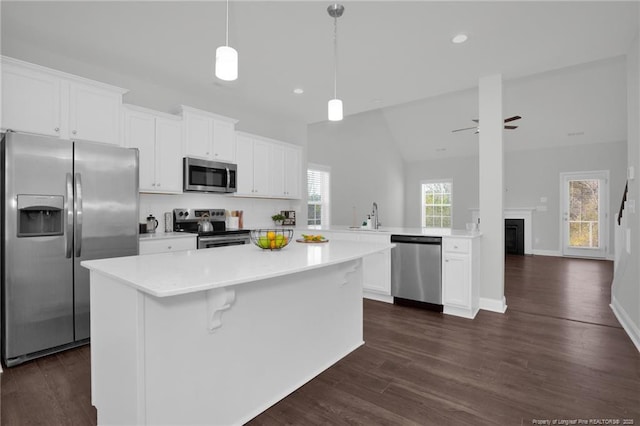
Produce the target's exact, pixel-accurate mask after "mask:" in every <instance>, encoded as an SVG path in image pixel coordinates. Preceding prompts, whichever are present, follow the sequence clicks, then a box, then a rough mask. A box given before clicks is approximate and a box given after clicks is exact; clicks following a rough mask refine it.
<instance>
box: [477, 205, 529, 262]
mask: <svg viewBox="0 0 640 426" xmlns="http://www.w3.org/2000/svg"><path fill="white" fill-rule="evenodd" d="M470 210H471V221H472V222H475V223H479V224H480V232H482V222H479V218H480V210H479V209H470ZM534 210H535V208H533V207H520V208H506V209H504V219H505V239H506V233H507V232H506V231H507V228H506V220H510V219H520V220H521V221H523V227H524V231H523V232H524V235H523V236H522V237H521V239H520V241H522V244H523V245H524V253H521V254H525V255H530V254H533V232H532V230H533V211H534ZM505 242H506V241H505Z"/></svg>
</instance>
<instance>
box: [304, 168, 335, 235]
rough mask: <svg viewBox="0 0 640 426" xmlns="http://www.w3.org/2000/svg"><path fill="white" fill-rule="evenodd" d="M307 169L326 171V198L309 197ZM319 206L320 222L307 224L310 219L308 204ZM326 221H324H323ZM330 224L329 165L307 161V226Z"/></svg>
mask: <svg viewBox="0 0 640 426" xmlns="http://www.w3.org/2000/svg"><path fill="white" fill-rule="evenodd" d="M309 171H315V172H321V173H327V196H326V198H327V199H326V200H324V199H323V200H322V201H320V202H316V201H311V200H310V199H309ZM311 205H316V206H317V205H319V206H321V212H322V213H321V215H320V224H309V221H310V220H311V219H312V218H310V217H309V206H311ZM325 222H326V223H325ZM330 224H331V166H326V165H323V164H315V163H307V226H316V227H322V226H330Z"/></svg>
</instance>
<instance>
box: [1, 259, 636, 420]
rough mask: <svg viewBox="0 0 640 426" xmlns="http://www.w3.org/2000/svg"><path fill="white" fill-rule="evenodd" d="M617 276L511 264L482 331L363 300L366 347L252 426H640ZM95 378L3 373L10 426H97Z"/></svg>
mask: <svg viewBox="0 0 640 426" xmlns="http://www.w3.org/2000/svg"><path fill="white" fill-rule="evenodd" d="M611 276H612V265H611V262H606V261H592V260H576V259H563V258H553V257H543V256H535V257H529V256H527V257H522V256H509V257H508V259H507V262H506V271H505V280H506V288H505V293H506V297H507V303H508V305H509V309H508V311H507V313H505V314H497V313H491V312H485V311H480V313H479V314H478V316H477V317H476V319H475V320H466V319H463V318H457V317H452V316H446V315H442V314H437V313H432V312H427V311H422V310H419V309H415V308H408V307H399V306H393V305H388V304H385V303H380V302H374V301H369V300H366V301H365V302H364V314H365V315H364V334H365V341H366V344H365V345H364V346H363V347H361V348H359V349H358V350H356V351H354V352H353V353H352V354H350V355H349V356H347V357H346V358H345V359H343V360H341V361H340V362H338V363H337V364H335V365H334V366H332V367H331V368H329V369H328V370H327V371H325V372H324V373H322V374H321V375H320V376H318V377H317V378H315V379H314V380H312V381H311V382H309V383H307V384H306V385H305V386H303V387H302V388H300V389H298V390H297V391H295V392H294V393H292V394H291V395H290V396H289V397H287V398H286V399H284V400H282V401H281V402H279V403H278V404H276V405H274V406H273V407H271V408H270V409H269V410H267V411H265V412H264V413H262V414H261V415H260V416H258V417H257V418H255V419H254V420H252V421H251V422H250V425H253V426H256V425H287V424H290V425H316V424H330V425H343V424H362V425H378V424H388V425H405V424H406V425H409V424H415V425H525V424H526V425H530V424H533V422H532V420H545V419H548V420H554V419H557V420H586V421H587V422H588V421H592V423H591V424H598V423H594V422H593V420H592V419H598V420H600V419H605V420H606V419H615V420H620V422H621V423H620V424H622V420H623V419H632V420H633V421H634V424H636V425H640V353H639V352H638V351H637V349H636V348H635V347H634V346H633V344H632V343H631V341H630V339H629V338H628V336H627V335H626V334H625V333H624V331H623V330H622V328H620V326H619V324H618V323H617V321H616V319H615V317H614V316H613V314H611V312H610V308H609V306H608V304H609V301H610V294H609V292H610V283H611ZM89 370H90V366H89V348H88V347H84V348H79V349H76V350H71V351H67V352H65V353H61V354H57V355H52V356H50V357H47V358H43V359H40V360H36V361H32V362H30V363H27V364H24V365H22V366H18V367H14V368H11V369H6V370H5V373H4V375H3V380H2V405H1V407H2V424H3V425H72V424H73V425H75V424H77V425H92V424H95V422H96V414H95V410H94V409H93V407H91V405H90V397H89V392H90V378H89ZM213 423H214V422H212V424H213ZM600 424H604V423H600Z"/></svg>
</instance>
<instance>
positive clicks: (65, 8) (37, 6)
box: [1, 1, 638, 158]
mask: <svg viewBox="0 0 640 426" xmlns="http://www.w3.org/2000/svg"><path fill="white" fill-rule="evenodd" d="M329 3H330V2H317V1H280V2H276V1H231V2H230V11H229V19H230V30H229V31H230V33H229V40H230V45H231V46H233V47H235V48H236V49H237V50H238V52H239V56H240V77H239V79H238V80H237V81H236V82H233V83H223V82H220V81H217V80H216V79H215V77H213V63H214V56H215V48H216V47H217V46H219V45H221V44H224V37H225V28H224V24H225V20H224V19H225V2H223V1H213V2H211V1H195V2H186V1H174V2H171V1H160V2H150V1H143V2H135V1H127V2H99V1H71V2H58V1H45V2H31V1H3V2H2V3H1V8H2V9H1V15H2V16H1V18H2V53H3V54H6V55H9V56H14V57H18V58H21V52H23V51H25V49H24V47H25V46H38V48H39V49H42V50H46V51H48V52H50V53H52V54H60V55H63V56H68V57H71V58H74V59H75V60H78V61H82V62H86V63H91V64H92V65H93V66H96V67H103V68H107V69H113V70H117V71H118V72H122V73H127V74H130V75H134V76H137V77H139V78H143V79H149V80H152V81H154V83H156V84H158V85H160V86H167V87H173V88H180V89H181V90H186V91H190V92H192V93H199V94H201V95H202V96H210V97H213V98H219V99H233V100H234V101H235V102H238V101H241V102H244V103H246V104H247V105H252V106H253V107H256V108H262V109H264V110H268V111H272V112H277V113H278V114H280V115H282V116H285V117H289V118H291V119H292V120H299V121H301V122H305V123H313V122H318V121H323V120H325V119H326V104H327V101H328V99H329V98H330V97H332V92H333V70H332V67H333V50H332V48H333V44H332V39H333V20H332V18H330V17H329V15H328V14H327V12H326V8H327V6H328V5H329ZM344 5H345V13H344V15H343V17H342V18H340V19H339V21H338V42H339V69H338V96H339V97H341V98H342V99H343V101H344V105H345V114H346V115H349V114H356V113H362V112H365V111H368V110H373V109H380V108H384V110H385V113H386V114H387V117H388V119H389V120H390V127H391V128H393V129H395V132H397V136H398V144H399V148H400V149H401V151H402V152H403V156H404V157H405V158H411V157H412V155H415V154H418V152H417V151H415V149H414V148H409V145H407V146H406V147H405V146H404V144H410V145H411V146H414V145H412V144H413V142H411V141H409V140H408V138H409V137H408V136H405V133H406V132H405V130H404V129H405V126H425V123H426V121H428V120H429V118H428V117H431V118H430V119H431V120H432V121H431V122H432V124H433V125H432V126H428V129H427V130H425V131H428V132H435V134H436V135H438V134H440V135H442V137H437V138H433V137H432V138H430V139H435V141H434V142H433V144H434V145H432V146H430V148H429V149H431V150H432V151H433V150H435V149H437V147H438V146H437V144H438V143H441V144H444V143H447V141H449V142H448V143H449V144H454V145H455V144H456V143H458V142H457V141H459V140H463V139H464V138H471V137H473V136H469V135H455V136H460V137H459V138H458V139H457V140H456V139H450V138H451V136H452V135H451V134H450V130H451V129H453V128H459V127H466V126H467V125H471V124H473V123H471V121H470V120H471V119H472V118H476V117H477V99H476V98H475V97H476V95H474V93H475V92H474V88H475V87H476V86H477V81H478V78H479V77H480V76H484V75H489V74H494V73H501V74H502V75H503V78H504V80H505V97H506V100H505V102H506V104H505V114H506V115H513V114H520V115H523V117H525V119H529V120H531V121H525V120H523V121H522V130H523V132H520V134H523V133H524V130H525V123H526V124H527V126H531V127H530V128H538V127H539V126H540V125H541V124H548V123H549V121H548V120H547V119H546V118H544V117H543V116H540V117H538V118H537V119H536V120H533V114H531V113H529V112H528V111H527V108H529V105H525V104H524V103H523V102H520V100H521V99H519V98H518V96H517V93H518V90H519V89H518V88H519V87H520V88H524V87H527V86H528V87H531V88H534V90H535V83H534V82H532V81H528V80H527V78H530V76H533V75H540V74H541V73H543V74H542V75H543V76H544V77H543V81H549V82H550V84H556V83H557V82H556V81H555V80H557V79H555V80H554V78H555V77H554V73H555V72H561V71H557V70H560V69H563V68H566V67H574V68H570V69H573V70H576V71H577V72H578V73H580V72H581V71H580V70H581V69H583V68H581V67H583V65H581V64H585V63H586V64H587V65H585V66H584V67H586V68H584V69H587V70H588V71H587V74H589V75H585V76H583V77H580V78H578V80H579V81H581V82H583V83H584V84H591V82H592V81H594V80H593V78H596V79H597V74H598V72H600V73H601V75H602V76H603V77H604V76H605V75H606V76H607V78H609V77H611V76H613V77H614V78H618V77H620V76H621V74H620V72H621V71H620V70H623V69H624V66H623V62H624V60H623V59H621V58H622V56H621V55H624V54H625V52H626V50H627V48H628V47H629V45H630V43H631V41H632V39H633V38H634V36H635V34H636V31H637V26H638V18H637V17H638V13H637V7H638V4H637V3H636V2H612V1H600V2H597V1H585V2H580V1H567V2H554V1H541V2H529V1H513V2H503V1H497V2H482V1H467V2H465V1H449V2H447V1H443V2H432V1H423V2H421V1H409V2H401V1H372V2H368V1H350V2H345V3H344ZM460 32H463V33H466V34H468V36H469V40H468V41H467V42H466V43H464V44H461V45H456V44H453V43H452V42H451V37H452V36H453V35H455V34H457V33H460ZM21 59H25V60H29V58H21ZM594 61H596V62H595V63H596V64H605V65H595V68H594V66H592V65H589V64H588V63H592V62H594ZM603 61H604V62H603ZM43 65H47V64H43ZM598 67H599V68H598ZM598 69H599V71H598ZM589 70H590V71H589ZM545 73H546V74H545ZM88 77H91V76H88ZM603 84H604V83H603ZM621 84H624V82H622V83H621ZM605 86H606V87H610V86H609V82H608V81H607V83H606V85H605ZM544 87H545V86H544V85H543V86H541V87H539V89H540V88H544ZM554 87H555V86H554ZM620 87H621V86H620V85H619V84H616V83H615V82H614V83H613V86H611V93H619V91H620ZM294 88H302V89H304V93H303V94H302V95H295V94H293V89H294ZM569 89H576V90H578V92H575V93H579V92H580V90H581V89H580V88H579V87H578V88H575V87H574V88H567V90H569ZM583 89H584V90H585V91H589V90H590V88H589V87H584V88H583ZM596 89H597V91H598V94H602V93H605V94H606V92H607V89H606V88H605V87H603V88H600V87H598V88H596ZM522 90H524V89H522ZM527 93H530V92H527ZM445 94H447V95H445ZM567 96H569V97H572V96H574V95H569V94H568V93H567ZM529 97H530V98H531V99H529V100H528V101H530V102H532V103H534V104H535V105H536V107H535V108H537V109H540V108H543V109H544V107H545V106H548V105H549V104H548V102H546V101H548V100H549V99H548V98H547V99H546V100H545V99H540V98H537V99H536V98H535V97H533V98H532V97H531V96H529ZM448 98H451V99H448ZM605 98H606V96H605ZM425 99H433V101H430V100H427V101H425ZM447 99H448V100H447ZM456 99H457V101H456ZM443 100H444V102H445V104H444V105H445V106H441V105H440V106H439V105H438V103H437V102H436V101H438V102H440V101H443ZM416 102H417V103H420V102H422V103H423V104H422V105H421V106H420V107H419V108H418V110H417V111H418V112H415V113H414V112H412V113H410V114H409V116H410V117H409V118H405V117H403V116H402V114H403V109H406V107H404V106H403V105H405V104H407V103H409V104H408V105H410V106H411V105H412V106H413V107H415V106H416ZM605 103H606V102H605ZM619 103H620V102H617V101H615V100H611V104H612V105H613V104H615V105H616V106H617V105H618V104H619ZM447 104H448V106H447ZM623 107H624V106H623ZM447 108H449V110H448V109H447ZM602 108H605V105H602ZM420 111H421V112H420ZM445 111H446V113H445ZM598 111H600V109H598V108H597V107H594V111H589V114H586V113H585V114H581V116H582V118H580V119H577V118H576V119H577V120H580V122H576V123H573V122H572V120H573V119H574V118H575V117H572V113H571V111H564V113H567V114H568V115H566V116H565V117H559V119H560V120H564V122H565V123H566V127H564V128H562V129H558V132H560V133H562V132H564V133H565V135H564V137H565V138H566V137H567V136H566V134H567V133H572V132H573V133H580V132H585V134H587V135H588V134H589V129H586V130H585V125H586V124H588V122H589V121H593V115H592V114H598ZM216 112H220V113H223V111H216ZM405 112H406V111H405ZM574 115H575V114H574ZM557 118H558V117H557ZM409 119H410V121H411V123H412V124H408V120H409ZM416 120H418V121H417V122H416ZM425 120H426V121H425ZM625 122H626V121H624V122H620V120H618V119H617V118H614V119H613V120H608V123H607V125H610V126H611V129H615V128H618V127H619V126H620V125H622V126H623V127H624V123H625ZM415 130H416V129H414V131H415ZM519 130H520V129H519ZM600 131H602V130H598V132H600ZM471 133H472V132H471ZM560 133H559V134H560ZM609 133H610V134H611V132H609ZM514 135H515V133H514ZM538 136H540V137H542V138H544V135H535V134H532V135H529V136H527V137H528V138H534V139H535V138H537V139H540V138H538ZM608 137H609V136H608ZM610 137H611V138H613V139H615V138H616V137H617V134H615V132H614V134H612V135H611V136H610ZM462 146H464V145H462ZM449 147H450V146H449ZM423 154H424V153H423Z"/></svg>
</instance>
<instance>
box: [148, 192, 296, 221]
mask: <svg viewBox="0 0 640 426" xmlns="http://www.w3.org/2000/svg"><path fill="white" fill-rule="evenodd" d="M300 205H301V201H300V200H277V199H268V198H240V197H234V196H232V195H222V194H176V195H167V194H140V222H141V223H142V222H144V221H145V218H146V217H147V216H149V215H150V214H152V215H154V216H155V217H156V219H158V222H159V226H158V229H159V230H164V213H165V212H172V211H173V209H175V208H209V209H226V210H243V211H244V213H243V219H244V228H245V229H250V228H266V227H273V222H272V221H271V216H272V215H274V214H275V213H280V211H281V210H295V211H296V218H298V219H297V224H299V223H300V220H301V213H302V211H301V208H300Z"/></svg>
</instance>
